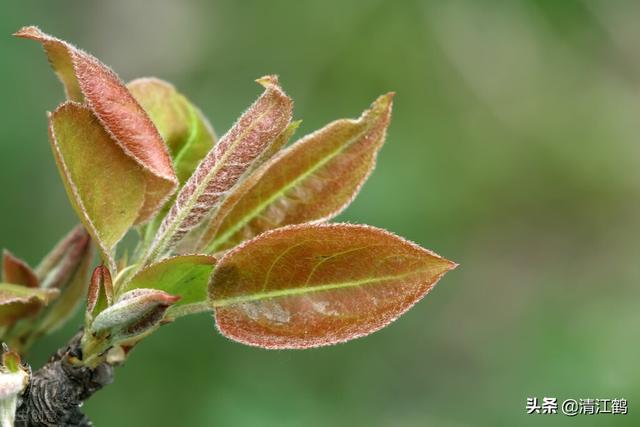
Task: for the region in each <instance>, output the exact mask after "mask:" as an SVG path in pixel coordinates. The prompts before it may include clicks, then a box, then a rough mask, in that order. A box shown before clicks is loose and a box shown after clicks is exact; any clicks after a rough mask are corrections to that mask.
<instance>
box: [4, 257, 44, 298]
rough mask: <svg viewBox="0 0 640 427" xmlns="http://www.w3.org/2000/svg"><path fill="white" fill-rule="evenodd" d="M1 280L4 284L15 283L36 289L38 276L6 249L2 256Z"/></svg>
mask: <svg viewBox="0 0 640 427" xmlns="http://www.w3.org/2000/svg"><path fill="white" fill-rule="evenodd" d="M2 280H3V282H5V283H15V284H17V285H24V286H27V287H29V288H37V287H38V282H39V280H38V276H37V275H36V273H35V271H33V270H32V269H31V267H29V264H27V263H26V262H24V261H23V260H21V259H20V258H18V257H16V256H15V255H13V254H12V253H11V252H9V251H8V250H6V249H5V250H4V252H3V254H2Z"/></svg>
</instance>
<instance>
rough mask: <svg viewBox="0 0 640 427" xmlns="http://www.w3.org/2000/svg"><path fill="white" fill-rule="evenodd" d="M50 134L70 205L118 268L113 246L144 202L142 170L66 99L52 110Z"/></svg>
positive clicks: (84, 110) (90, 117) (92, 118)
mask: <svg viewBox="0 0 640 427" xmlns="http://www.w3.org/2000/svg"><path fill="white" fill-rule="evenodd" d="M49 134H50V139H51V146H52V148H53V152H54V156H55V159H56V163H57V165H58V170H59V171H60V174H61V175H62V179H63V182H64V185H65V188H66V190H67V194H68V196H69V199H70V200H71V204H72V205H73V207H74V209H75V211H76V213H77V214H78V216H79V217H80V219H81V220H82V222H83V224H84V225H85V227H86V229H87V230H88V231H89V233H90V234H91V236H92V237H93V239H94V240H95V241H96V243H97V244H98V246H99V247H100V249H101V252H102V254H103V257H104V258H105V261H107V262H108V263H109V265H110V267H111V268H112V269H113V270H115V267H114V262H113V259H112V257H111V252H112V249H113V248H114V246H115V245H116V243H118V241H120V239H121V238H122V237H123V236H124V234H125V233H126V232H127V230H129V228H130V227H131V226H132V225H133V224H134V223H135V221H136V218H137V217H138V212H139V211H140V208H141V207H142V205H143V203H144V193H145V178H144V171H142V169H141V168H140V167H139V166H138V165H137V164H136V162H135V161H134V160H133V159H131V158H130V157H128V156H127V155H125V154H124V152H123V151H122V150H121V149H120V148H119V147H118V146H117V145H115V144H114V143H113V141H112V140H111V137H110V136H109V134H108V133H107V132H106V131H105V130H104V128H103V127H102V126H101V125H100V123H99V122H98V120H97V119H96V118H95V116H94V115H93V114H92V113H91V111H90V110H89V109H88V108H87V107H84V106H82V105H79V104H76V103H72V102H67V103H65V104H63V105H61V106H60V107H59V108H58V109H57V110H56V111H54V112H53V113H51V114H50V115H49Z"/></svg>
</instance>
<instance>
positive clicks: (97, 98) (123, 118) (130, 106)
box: [14, 27, 178, 223]
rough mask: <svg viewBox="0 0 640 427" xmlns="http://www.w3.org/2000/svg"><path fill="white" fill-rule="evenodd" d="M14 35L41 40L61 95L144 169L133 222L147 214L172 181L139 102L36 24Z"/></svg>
mask: <svg viewBox="0 0 640 427" xmlns="http://www.w3.org/2000/svg"><path fill="white" fill-rule="evenodd" d="M14 35H15V36H17V37H21V38H26V39H32V40H35V41H38V42H40V43H41V44H42V45H43V46H44V49H45V51H46V53H47V56H48V58H49V62H50V63H51V65H52V67H53V69H54V71H55V72H56V73H57V74H58V77H59V78H60V80H61V81H62V83H63V84H64V86H65V91H66V93H67V97H68V98H69V99H70V100H72V101H77V102H84V103H86V104H87V105H88V106H89V107H90V108H91V110H92V111H93V113H94V114H95V115H96V117H97V118H98V120H99V121H100V123H101V124H102V125H103V126H104V127H105V129H106V130H107V131H108V133H109V134H110V135H111V136H112V137H113V140H114V141H115V142H117V144H118V145H120V147H121V149H122V150H123V151H124V152H125V153H126V154H127V155H128V156H130V157H131V158H132V159H133V160H135V162H136V163H137V164H138V165H139V166H140V167H141V168H142V169H143V170H144V177H145V183H146V187H145V188H146V192H145V193H144V194H145V196H144V204H143V206H142V208H141V209H140V210H139V213H138V217H137V218H136V223H140V222H144V221H146V220H147V219H149V218H150V217H152V216H153V215H154V214H155V212H157V211H158V210H159V209H160V208H161V207H162V205H163V204H164V203H165V202H166V200H167V199H168V198H169V197H170V196H171V194H173V192H174V191H175V189H176V186H177V183H178V181H177V178H176V176H175V172H174V170H173V167H172V165H171V159H170V157H169V153H168V152H167V148H166V146H165V145H164V142H163V141H162V138H161V137H160V134H159V133H158V131H157V130H156V128H155V126H154V125H153V123H152V122H151V120H150V119H149V117H148V116H147V114H146V113H145V111H144V110H143V108H142V107H141V106H140V105H139V104H138V103H137V102H136V100H135V99H134V97H133V96H132V95H131V93H129V91H128V90H127V88H126V87H125V85H124V84H123V83H122V82H121V81H120V79H119V78H118V76H117V75H116V74H115V73H114V72H113V71H112V70H111V69H109V68H108V67H107V66H106V65H104V64H103V63H101V62H100V61H99V60H98V59H96V58H94V57H93V56H91V55H89V54H88V53H86V52H84V51H82V50H80V49H77V48H76V47H74V46H72V45H71V44H69V43H67V42H65V41H62V40H59V39H57V38H55V37H52V36H50V35H48V34H45V33H43V32H42V31H40V30H39V29H38V28H37V27H24V28H22V29H21V30H19V31H18V32H17V33H15V34H14Z"/></svg>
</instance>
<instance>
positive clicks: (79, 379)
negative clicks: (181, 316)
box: [15, 331, 113, 427]
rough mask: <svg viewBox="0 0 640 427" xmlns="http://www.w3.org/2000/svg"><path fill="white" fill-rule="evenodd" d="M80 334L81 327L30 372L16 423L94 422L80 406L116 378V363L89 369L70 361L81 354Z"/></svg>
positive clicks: (25, 426)
mask: <svg viewBox="0 0 640 427" xmlns="http://www.w3.org/2000/svg"><path fill="white" fill-rule="evenodd" d="M81 337H82V331H81V332H80V333H79V334H77V335H76V336H75V337H73V338H72V339H71V341H70V342H69V344H68V345H67V346H66V347H65V348H62V349H60V350H58V352H57V353H56V354H55V355H53V357H52V358H51V359H50V360H49V361H48V362H47V364H46V365H44V366H43V367H42V368H40V369H38V370H37V371H35V372H34V373H33V374H32V375H31V378H30V380H29V385H28V386H27V389H26V390H25V392H24V394H23V396H22V400H21V402H20V404H19V406H18V409H17V412H16V423H15V425H16V426H18V427H31V426H33V427H36V426H37V427H41V426H42V427H45V426H46V427H49V426H78V427H80V426H82V427H84V426H91V425H92V424H91V421H89V419H88V418H87V417H86V415H84V414H83V413H82V411H80V406H81V405H82V403H83V402H84V401H85V400H87V399H88V398H89V397H90V396H91V395H92V394H93V393H95V392H96V391H98V390H100V389H101V388H102V387H104V386H105V385H107V384H110V383H111V382H112V381H113V366H111V365H109V364H107V363H103V364H101V365H98V366H97V367H96V368H95V369H90V368H87V367H84V366H78V365H77V364H73V363H71V361H70V360H71V359H73V358H78V357H81V356H82V354H81V350H80V338H81Z"/></svg>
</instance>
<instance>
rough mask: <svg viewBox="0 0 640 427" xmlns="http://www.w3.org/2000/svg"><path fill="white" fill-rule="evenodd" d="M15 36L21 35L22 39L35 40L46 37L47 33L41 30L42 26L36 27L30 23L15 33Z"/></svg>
mask: <svg viewBox="0 0 640 427" xmlns="http://www.w3.org/2000/svg"><path fill="white" fill-rule="evenodd" d="M13 36H14V37H19V38H21V39H33V40H38V39H43V38H45V37H46V35H45V34H44V33H43V32H42V31H40V28H38V27H36V26H35V25H28V26H26V27H22V28H20V29H19V30H18V31H16V32H15V33H13Z"/></svg>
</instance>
